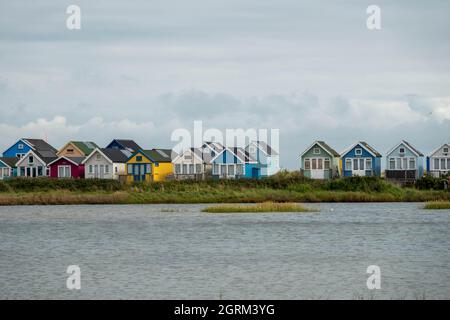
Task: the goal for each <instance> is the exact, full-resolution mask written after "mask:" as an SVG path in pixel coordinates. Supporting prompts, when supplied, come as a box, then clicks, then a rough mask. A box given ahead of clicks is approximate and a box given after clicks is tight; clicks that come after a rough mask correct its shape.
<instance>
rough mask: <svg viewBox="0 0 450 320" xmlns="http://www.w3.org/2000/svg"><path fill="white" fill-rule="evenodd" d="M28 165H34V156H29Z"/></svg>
mask: <svg viewBox="0 0 450 320" xmlns="http://www.w3.org/2000/svg"><path fill="white" fill-rule="evenodd" d="M28 163H30V164H31V163H34V157H33V156H29V157H28Z"/></svg>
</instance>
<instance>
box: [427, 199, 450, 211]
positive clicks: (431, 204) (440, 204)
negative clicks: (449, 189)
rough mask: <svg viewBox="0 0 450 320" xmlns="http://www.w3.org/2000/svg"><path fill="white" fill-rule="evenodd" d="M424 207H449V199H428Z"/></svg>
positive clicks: (433, 208)
mask: <svg viewBox="0 0 450 320" xmlns="http://www.w3.org/2000/svg"><path fill="white" fill-rule="evenodd" d="M424 209H429V210H445V209H450V201H430V202H427V203H425V206H424Z"/></svg>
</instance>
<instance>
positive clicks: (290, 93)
mask: <svg viewBox="0 0 450 320" xmlns="http://www.w3.org/2000/svg"><path fill="white" fill-rule="evenodd" d="M373 1H374V2H372V1H370V2H368V1H367V2H366V1H362V0H353V1H331V0H330V1H320V2H319V1H301V0H277V1H273V0H271V1H268V0H226V1H225V0H220V1H219V0H190V1H186V0H164V1H162V0H145V1H143V0H137V1H132V2H131V1H122V0H121V1H118V0H107V1H103V0H96V1H85V0H70V1H66V0H40V1H33V2H30V1H26V0H14V1H6V0H0V133H1V134H0V150H5V149H6V148H7V147H8V146H9V145H11V144H12V143H14V142H15V141H17V140H18V139H19V138H21V137H28V138H46V139H48V142H49V143H50V144H52V145H53V146H55V147H56V148H59V147H62V146H63V145H64V144H65V143H66V142H67V141H69V140H85V141H88V140H89V141H94V142H96V143H97V144H99V145H106V144H107V143H108V142H109V141H111V140H112V139H113V138H128V139H134V140H135V141H136V142H138V143H139V144H140V145H141V146H143V147H145V148H153V147H165V148H171V147H172V146H174V144H176V142H174V141H171V134H172V132H174V130H176V129H180V128H186V129H188V130H193V126H194V121H196V120H198V121H202V122H203V127H204V128H205V129H206V128H218V129H220V130H225V129H227V128H228V129H237V128H242V129H249V128H254V129H269V130H270V129H279V130H280V131H279V132H280V150H279V151H280V161H281V166H282V167H283V168H287V169H297V168H298V167H299V155H300V154H301V153H302V151H303V150H304V149H305V148H306V147H308V146H309V145H310V144H311V143H312V142H313V141H314V140H324V141H326V142H327V143H328V144H329V145H330V146H332V147H333V148H334V149H336V151H338V152H340V151H342V150H343V149H345V148H346V147H347V146H349V145H352V144H353V143H354V142H356V141H359V140H363V141H367V142H368V143H369V144H370V145H372V146H373V147H374V148H375V149H377V150H378V151H379V152H381V153H382V154H385V153H386V152H387V151H388V150H389V149H390V148H391V147H393V146H394V145H396V144H397V143H398V142H399V141H400V140H402V139H405V140H407V141H409V142H410V143H411V144H412V145H414V146H415V147H416V148H417V149H419V150H420V151H422V152H423V153H428V152H430V151H432V150H433V149H435V148H437V147H438V146H439V145H441V144H443V143H445V142H448V141H450V19H449V14H448V13H449V12H450V1H439V0H436V1H411V0H410V1H406V0H403V1H402V0H390V1H378V0H373ZM72 4H75V5H78V6H79V7H80V9H81V29H80V30H69V29H67V27H66V19H67V18H68V16H69V15H68V14H67V13H66V9H67V7H68V6H69V5H72ZM373 4H375V5H378V6H379V7H380V8H381V30H369V29H368V28H367V27H366V19H367V17H368V14H367V13H366V9H367V7H368V6H369V5H373Z"/></svg>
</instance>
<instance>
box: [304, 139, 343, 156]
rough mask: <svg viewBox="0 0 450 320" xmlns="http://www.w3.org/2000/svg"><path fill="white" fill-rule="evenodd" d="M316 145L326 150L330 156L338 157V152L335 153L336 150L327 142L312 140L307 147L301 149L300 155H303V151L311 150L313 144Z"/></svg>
mask: <svg viewBox="0 0 450 320" xmlns="http://www.w3.org/2000/svg"><path fill="white" fill-rule="evenodd" d="M316 144H317V145H318V146H319V147H321V148H322V149H323V150H325V152H327V153H328V154H329V155H330V156H332V157H340V155H339V153H337V151H336V150H334V149H333V148H332V147H330V146H329V145H328V144H326V143H325V141H314V142H313V143H312V144H311V145H310V146H309V147H308V148H306V149H305V151H303V153H302V154H301V155H300V157H303V155H304V154H305V153H307V152H308V151H309V150H311V148H312V147H314V146H315V145H316Z"/></svg>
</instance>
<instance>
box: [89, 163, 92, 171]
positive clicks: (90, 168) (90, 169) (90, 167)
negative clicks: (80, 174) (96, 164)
mask: <svg viewBox="0 0 450 320" xmlns="http://www.w3.org/2000/svg"><path fill="white" fill-rule="evenodd" d="M89 173H92V164H90V165H89Z"/></svg>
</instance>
